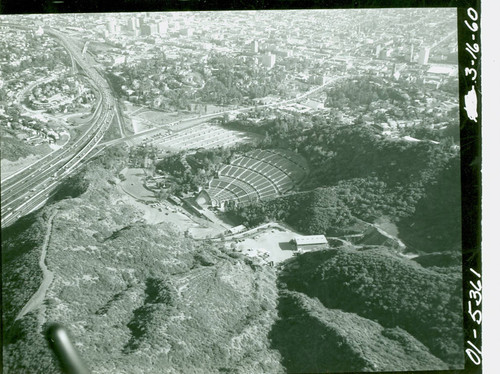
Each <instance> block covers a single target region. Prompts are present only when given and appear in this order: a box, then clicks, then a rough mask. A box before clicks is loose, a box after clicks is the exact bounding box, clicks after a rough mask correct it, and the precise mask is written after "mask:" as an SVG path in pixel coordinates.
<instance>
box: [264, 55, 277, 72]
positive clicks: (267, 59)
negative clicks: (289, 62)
mask: <svg viewBox="0 0 500 374" xmlns="http://www.w3.org/2000/svg"><path fill="white" fill-rule="evenodd" d="M275 63H276V56H275V55H273V54H271V52H267V53H266V54H265V55H264V56H262V65H264V66H266V67H268V68H272V67H273V66H274V64H275Z"/></svg>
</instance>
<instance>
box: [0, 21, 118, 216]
mask: <svg viewBox="0 0 500 374" xmlns="http://www.w3.org/2000/svg"><path fill="white" fill-rule="evenodd" d="M13 27H17V26H13ZM20 28H23V27H20ZM46 33H47V34H48V35H50V36H52V37H53V38H55V39H56V40H57V41H58V42H59V43H60V44H62V45H63V47H64V48H65V49H66V50H67V52H68V53H69V54H70V55H71V56H72V58H73V60H74V61H75V63H76V64H77V65H78V66H79V68H80V69H81V71H82V73H83V74H84V75H86V76H87V77H88V78H89V79H90V82H91V83H92V85H93V86H94V88H95V90H96V92H97V96H98V97H97V101H96V103H97V104H96V107H95V111H94V113H93V114H92V116H91V121H90V126H89V129H88V130H87V131H86V132H85V133H84V134H83V135H81V136H80V138H78V139H75V141H74V142H73V144H72V145H70V146H69V147H66V148H65V149H62V150H59V151H57V152H53V153H51V154H50V155H48V156H46V157H44V158H42V159H40V160H38V161H37V162H35V163H34V164H33V165H32V166H30V167H28V168H25V169H23V170H21V171H20V172H19V173H16V174H15V175H13V176H11V177H9V178H6V179H5V180H3V181H2V191H1V196H2V209H1V212H2V221H1V222H2V226H7V225H10V224H12V223H13V222H14V221H15V220H16V219H17V218H19V217H20V216H22V215H25V214H27V213H29V212H30V211H31V210H30V209H32V208H33V207H35V206H36V207H38V206H40V202H42V201H44V199H45V200H46V199H47V197H48V196H49V195H50V192H51V191H52V190H54V188H55V187H56V186H57V183H54V182H57V180H60V179H62V178H63V177H65V176H67V175H69V174H71V173H72V172H73V171H74V170H76V169H77V168H78V167H79V165H80V164H81V163H82V162H83V161H85V159H86V158H88V157H89V155H90V154H91V153H92V151H93V149H94V148H95V147H96V146H97V145H98V143H99V142H100V141H101V139H102V137H103V135H104V133H105V132H106V130H107V129H108V128H109V126H110V124H111V122H112V119H113V116H114V115H116V113H115V111H114V107H115V101H114V99H113V97H112V95H111V89H110V87H109V86H108V84H107V82H106V80H105V79H104V78H102V77H101V76H100V74H99V73H98V72H97V71H96V70H95V69H94V67H93V66H91V65H89V64H88V63H87V62H86V60H85V59H84V58H83V56H81V54H80V51H79V49H78V48H77V47H76V46H75V45H74V43H73V41H71V40H70V39H68V38H67V37H66V36H65V35H64V34H62V33H60V32H58V31H56V30H51V29H47V30H46Z"/></svg>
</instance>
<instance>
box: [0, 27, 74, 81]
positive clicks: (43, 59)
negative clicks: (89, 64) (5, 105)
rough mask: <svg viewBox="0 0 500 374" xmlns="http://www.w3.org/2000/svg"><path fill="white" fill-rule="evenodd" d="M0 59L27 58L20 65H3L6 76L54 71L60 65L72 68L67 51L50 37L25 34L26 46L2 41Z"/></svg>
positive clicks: (0, 42) (0, 43)
mask: <svg viewBox="0 0 500 374" xmlns="http://www.w3.org/2000/svg"><path fill="white" fill-rule="evenodd" d="M0 51H1V52H0V57H1V58H2V60H10V58H11V56H25V55H26V52H28V53H29V55H28V58H27V59H25V60H21V61H20V62H19V64H2V72H3V73H4V74H12V73H17V72H22V71H24V70H26V69H34V68H38V67H41V68H45V69H48V70H53V69H54V68H55V67H56V66H58V65H61V64H62V65H65V66H71V58H70V56H69V55H68V53H67V52H66V50H65V49H64V48H63V47H61V46H60V45H58V44H57V43H56V42H55V41H53V40H52V39H50V38H49V37H46V36H42V37H36V36H33V35H31V34H29V33H26V34H24V45H23V46H22V47H21V46H20V45H17V44H13V43H10V42H8V41H0Z"/></svg>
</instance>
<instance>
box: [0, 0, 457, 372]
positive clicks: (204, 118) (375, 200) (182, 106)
mask: <svg viewBox="0 0 500 374" xmlns="http://www.w3.org/2000/svg"><path fill="white" fill-rule="evenodd" d="M457 45H458V42H457V9H456V8H399V9H396V8H387V9H314V10H312V9H307V10H259V11H224V12H223V11H186V12H136V13H77V14H71V13H67V14H25V15H21V14H17V15H0V149H1V241H2V329H3V331H2V356H3V363H2V368H1V369H2V370H0V371H3V372H4V373H9V374H17V373H20V374H25V373H28V374H29V373H43V374H47V373H48V374H51V373H61V372H74V373H99V374H107V373H110V374H126V373H131V374H136V373H169V374H174V373H193V374H202V373H240V374H247V373H248V374H253V373H256V374H257V373H262V374H275V373H276V374H278V373H280V374H281V373H341V372H354V373H359V372H405V371H406V372H408V371H411V372H414V371H432V370H460V369H463V368H464V364H465V363H464V362H465V358H464V326H463V323H464V317H463V295H462V294H463V285H462V284H463V283H462V237H461V225H462V211H461V201H462V199H461V185H460V181H461V179H460V178H461V171H460V120H459V81H458V75H459V74H458V72H459V69H458V47H457Z"/></svg>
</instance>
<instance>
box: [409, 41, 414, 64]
mask: <svg viewBox="0 0 500 374" xmlns="http://www.w3.org/2000/svg"><path fill="white" fill-rule="evenodd" d="M414 54H415V46H414V45H413V43H411V47H410V62H413V58H414V56H413V55H414Z"/></svg>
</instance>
